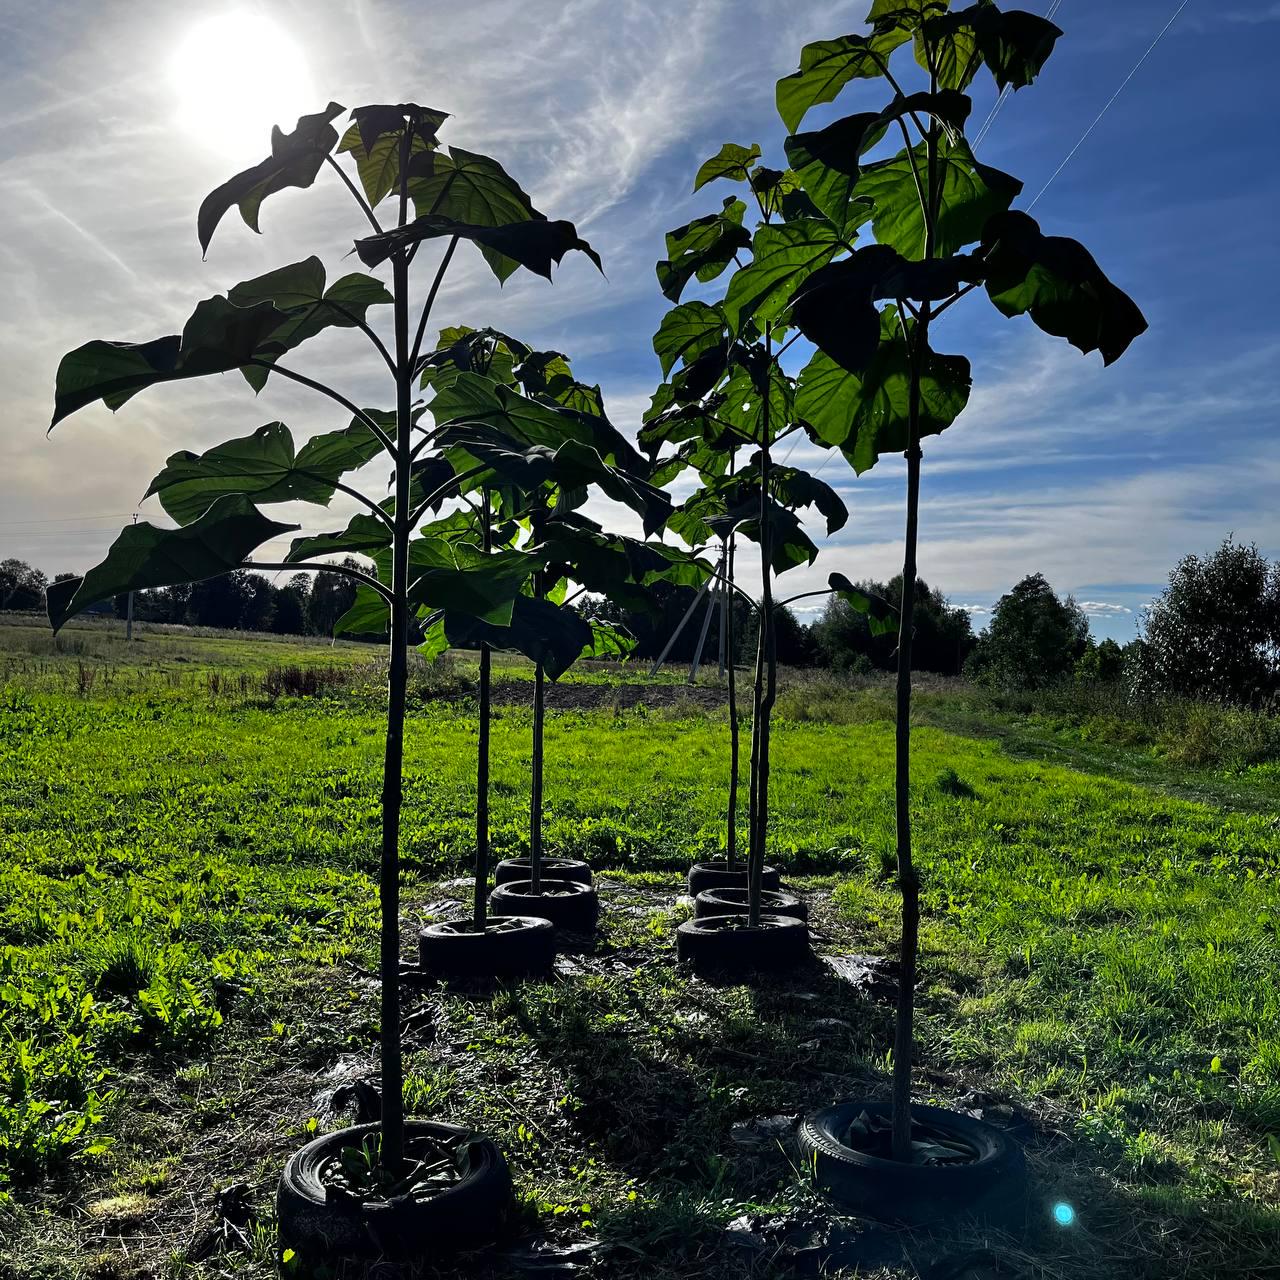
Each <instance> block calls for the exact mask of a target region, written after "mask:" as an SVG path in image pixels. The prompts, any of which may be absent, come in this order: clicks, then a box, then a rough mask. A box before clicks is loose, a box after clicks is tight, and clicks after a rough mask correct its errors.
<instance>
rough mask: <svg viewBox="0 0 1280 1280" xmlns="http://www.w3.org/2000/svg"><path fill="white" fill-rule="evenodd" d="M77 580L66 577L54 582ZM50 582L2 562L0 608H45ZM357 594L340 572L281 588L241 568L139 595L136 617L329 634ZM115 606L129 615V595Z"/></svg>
mask: <svg viewBox="0 0 1280 1280" xmlns="http://www.w3.org/2000/svg"><path fill="white" fill-rule="evenodd" d="M350 563H351V564H355V563H356V562H355V561H354V560H352V561H350ZM73 576H74V575H73V574H69V573H61V574H58V575H57V576H56V577H55V579H54V581H55V582H56V581H60V580H61V579H63V578H70V577H73ZM48 584H49V579H48V578H47V577H46V576H45V574H44V573H42V572H41V571H40V570H39V569H35V568H33V567H32V566H31V565H29V564H27V563H25V562H24V561H22V560H14V559H9V560H0V609H6V610H17V611H21V610H39V609H43V608H44V592H45V588H46V587H47V586H48ZM355 593H356V588H355V583H354V582H353V581H352V580H351V579H350V578H346V577H342V576H340V575H339V574H336V573H324V572H321V573H297V574H294V575H293V576H292V577H291V578H289V579H288V580H287V581H285V582H283V583H280V584H278V585H277V584H276V583H274V582H272V581H271V580H270V579H269V578H266V577H264V576H263V575H262V574H260V573H254V572H252V570H248V569H237V570H236V571H234V572H233V573H225V574H222V575H221V576H220V577H217V578H206V579H205V580H204V581H203V582H196V583H192V584H189V585H184V586H180V587H162V588H159V589H157V590H154V591H138V592H136V593H135V594H134V601H133V616H134V618H135V619H136V620H137V621H139V622H168V623H178V624H182V625H186V626H197V627H218V628H223V629H226V630H230V631H269V632H274V633H276V634H277V635H319V636H327V635H330V634H332V631H333V624H334V623H335V622H336V621H337V620H338V619H339V618H340V617H341V616H342V615H343V614H344V613H346V611H347V610H348V609H349V608H350V607H351V604H352V601H353V600H354V599H355ZM110 608H111V611H112V612H114V613H115V615H116V616H117V617H121V618H122V617H124V616H125V613H126V611H127V609H128V597H127V596H118V597H116V599H115V600H113V601H112V602H111V606H110ZM102 611H104V612H105V611H106V609H105V606H104V609H103V610H102Z"/></svg>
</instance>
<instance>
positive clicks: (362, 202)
mask: <svg viewBox="0 0 1280 1280" xmlns="http://www.w3.org/2000/svg"><path fill="white" fill-rule="evenodd" d="M325 161H326V162H327V163H328V165H329V167H330V168H331V169H332V170H333V171H334V173H336V174H337V175H338V177H340V178H341V179H342V181H343V183H344V185H345V186H346V188H347V190H348V191H350V192H351V198H352V199H353V200H354V201H355V202H356V204H358V205H359V206H360V211H361V212H362V213H363V214H364V216H365V217H366V218H368V219H369V225H370V226H371V227H372V228H373V229H374V231H375V232H377V234H378V235H382V224H381V223H380V222H379V221H378V219H377V218H376V217H375V216H374V212H373V210H372V209H371V208H370V206H369V202H368V201H367V200H366V199H365V198H364V196H362V195H361V194H360V192H359V191H357V190H356V184H355V183H354V182H352V181H351V179H350V178H349V177H348V176H347V171H346V170H345V169H344V168H343V167H342V166H341V165H340V164H339V163H338V162H337V161H336V160H335V159H334V158H333V156H332V154H330V155H327V156H325Z"/></svg>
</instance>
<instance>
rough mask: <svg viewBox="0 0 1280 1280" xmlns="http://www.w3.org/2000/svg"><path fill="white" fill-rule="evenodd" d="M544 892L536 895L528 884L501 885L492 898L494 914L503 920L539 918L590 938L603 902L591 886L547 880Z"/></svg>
mask: <svg viewBox="0 0 1280 1280" xmlns="http://www.w3.org/2000/svg"><path fill="white" fill-rule="evenodd" d="M542 890H543V891H542V892H540V893H534V892H533V883H532V881H529V880H512V881H511V882H510V883H508V884H500V885H499V886H498V887H497V888H496V889H495V890H494V891H493V893H492V894H491V895H490V896H489V905H490V906H491V907H492V908H493V910H494V913H495V914H497V915H504V916H538V917H540V918H541V919H543V920H550V921H551V923H552V924H553V925H555V927H556V928H557V929H559V930H561V931H562V932H564V933H582V934H591V933H594V932H595V929H596V922H597V921H598V920H599V919H600V899H599V898H598V897H597V896H596V891H595V890H594V889H593V888H592V887H591V886H590V885H589V884H582V883H581V882H579V881H577V880H544V881H543V882H542Z"/></svg>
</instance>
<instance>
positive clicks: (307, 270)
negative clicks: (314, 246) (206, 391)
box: [227, 257, 393, 391]
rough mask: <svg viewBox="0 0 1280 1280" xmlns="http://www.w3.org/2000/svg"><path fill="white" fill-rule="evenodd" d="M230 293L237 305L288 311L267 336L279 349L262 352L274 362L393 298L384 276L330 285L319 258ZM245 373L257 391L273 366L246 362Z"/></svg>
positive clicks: (271, 273)
mask: <svg viewBox="0 0 1280 1280" xmlns="http://www.w3.org/2000/svg"><path fill="white" fill-rule="evenodd" d="M227 297H228V298H229V299H230V300H231V302H232V303H234V304H235V305H236V306H237V307H252V306H256V305H257V304H259V303H262V302H270V303H272V304H273V305H274V306H275V307H276V309H277V310H279V311H281V312H282V313H283V314H284V316H285V319H284V320H282V321H281V323H280V324H279V325H278V326H277V327H276V328H275V329H274V330H273V331H272V332H271V333H270V334H269V335H268V341H269V342H270V344H271V345H272V346H273V347H277V348H278V350H277V351H274V352H272V353H270V354H267V355H264V356H263V357H262V358H263V359H264V360H266V361H267V362H269V363H274V362H275V360H276V357H277V356H278V355H283V354H284V352H286V351H291V350H293V348H294V347H296V346H298V345H299V344H300V343H303V342H305V341H306V340H307V339H308V338H311V337H314V336H315V335H316V334H317V333H320V332H322V331H323V330H325V329H328V328H330V327H333V326H337V327H339V328H352V327H354V326H355V325H356V324H357V323H362V322H364V321H365V319H366V316H367V313H368V310H369V308H370V307H373V306H378V305H381V304H387V303H390V302H392V301H393V299H392V297H391V294H390V293H389V292H388V291H387V288H386V286H385V285H384V284H383V283H382V281H381V280H375V279H374V278H373V277H372V276H366V275H363V274H361V273H360V272H353V273H352V274H351V275H346V276H343V277H342V278H341V279H340V280H337V281H335V282H334V284H333V285H332V286H331V287H330V288H328V289H326V288H325V271H324V264H323V263H322V262H321V261H320V259H319V258H316V257H311V258H307V259H305V260H304V261H302V262H295V263H293V264H291V265H290V266H287V267H279V268H277V269H276V270H275V271H268V272H267V273H266V275H262V276H258V277H256V278H255V279H253V280H246V281H244V282H243V283H242V284H238V285H236V286H235V288H233V289H231V290H230V291H229V292H228V294H227ZM241 372H242V373H243V374H244V376H245V380H246V381H247V382H248V383H249V385H250V386H251V387H252V388H253V389H254V390H255V391H261V390H262V388H263V387H264V386H265V385H266V381H267V378H268V377H269V375H270V372H271V371H270V369H266V368H263V367H262V366H261V365H246V366H245V367H244V368H243V369H242V370H241Z"/></svg>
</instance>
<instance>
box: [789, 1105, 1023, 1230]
mask: <svg viewBox="0 0 1280 1280" xmlns="http://www.w3.org/2000/svg"><path fill="white" fill-rule="evenodd" d="M864 1111H865V1112H867V1113H868V1114H869V1115H872V1116H885V1117H888V1116H890V1115H892V1107H891V1106H890V1104H889V1103H887V1102H843V1103H840V1104H839V1105H837V1106H833V1107H824V1108H823V1109H822V1110H821V1111H815V1112H814V1113H813V1114H812V1115H809V1116H806V1117H805V1118H804V1120H802V1121H801V1122H800V1129H799V1132H798V1134H797V1142H798V1143H799V1145H800V1153H801V1155H802V1156H803V1158H804V1162H805V1164H806V1165H808V1164H810V1162H812V1167H813V1169H814V1173H815V1176H816V1178H817V1183H818V1186H819V1187H821V1188H822V1189H823V1190H824V1191H826V1192H828V1193H829V1194H830V1195H831V1196H832V1197H833V1198H834V1199H835V1200H838V1201H839V1202H840V1203H841V1204H843V1205H846V1206H847V1207H848V1208H850V1209H853V1210H855V1211H856V1212H857V1213H859V1214H861V1215H864V1216H866V1217H870V1218H877V1219H879V1220H880V1221H882V1222H901V1223H907V1224H909V1225H911V1226H928V1225H930V1224H931V1223H937V1222H942V1221H944V1220H946V1219H948V1218H976V1219H979V1220H981V1221H983V1222H986V1223H988V1224H989V1225H992V1226H996V1227H1000V1228H1002V1229H1004V1230H1006V1231H1012V1232H1014V1233H1017V1232H1020V1231H1022V1230H1023V1229H1024V1228H1025V1226H1026V1218H1027V1204H1028V1199H1027V1162H1026V1157H1025V1156H1024V1155H1023V1153H1022V1148H1021V1147H1020V1146H1018V1144H1017V1143H1016V1142H1014V1140H1013V1139H1012V1138H1011V1137H1010V1136H1009V1135H1008V1134H1006V1133H1003V1132H1002V1131H1001V1130H999V1129H997V1128H995V1127H994V1126H992V1125H989V1124H986V1123H985V1122H984V1121H982V1120H976V1119H974V1118H973V1117H972V1116H966V1115H963V1114H962V1113H960V1112H958V1111H947V1110H944V1109H943V1108H941V1107H926V1106H916V1105H913V1106H912V1108H911V1114H912V1116H913V1118H914V1119H915V1121H916V1123H920V1122H922V1121H923V1122H925V1123H927V1124H929V1125H930V1126H932V1127H935V1128H937V1129H941V1130H943V1131H944V1132H946V1133H948V1134H953V1135H954V1136H955V1137H957V1138H959V1139H961V1140H962V1141H964V1142H966V1143H968V1144H970V1145H971V1146H972V1147H973V1148H974V1150H975V1152H976V1153H977V1159H976V1160H975V1161H974V1162H973V1163H972V1164H957V1165H936V1166H932V1167H931V1166H929V1165H916V1164H900V1163H899V1162H898V1161H896V1160H886V1159H883V1158H881V1157H879V1156H872V1155H867V1154H865V1153H864V1152H861V1151H857V1150H855V1149H854V1148H853V1147H850V1146H847V1145H846V1144H845V1142H844V1140H843V1138H844V1135H845V1134H847V1132H848V1129H849V1125H850V1124H851V1123H852V1122H853V1121H854V1120H855V1119H856V1118H857V1117H858V1116H859V1115H860V1114H861V1113H862V1112H864Z"/></svg>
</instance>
